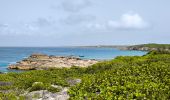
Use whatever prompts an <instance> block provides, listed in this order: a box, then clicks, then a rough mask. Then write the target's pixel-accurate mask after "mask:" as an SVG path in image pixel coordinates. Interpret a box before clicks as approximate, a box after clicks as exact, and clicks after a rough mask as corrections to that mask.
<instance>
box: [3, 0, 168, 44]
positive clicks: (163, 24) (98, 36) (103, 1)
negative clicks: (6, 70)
mask: <svg viewBox="0 0 170 100" xmlns="http://www.w3.org/2000/svg"><path fill="white" fill-rule="evenodd" d="M169 5H170V0H0V46H80V45H86V46H87V45H130V44H145V43H165V44H168V43H170V28H169V27H170V13H169V10H170V6H169Z"/></svg>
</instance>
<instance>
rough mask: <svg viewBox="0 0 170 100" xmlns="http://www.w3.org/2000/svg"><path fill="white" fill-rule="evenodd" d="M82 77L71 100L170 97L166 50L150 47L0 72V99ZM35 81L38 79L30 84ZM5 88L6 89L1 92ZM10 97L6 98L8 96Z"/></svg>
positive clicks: (169, 77)
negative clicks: (76, 63) (90, 60)
mask: <svg viewBox="0 0 170 100" xmlns="http://www.w3.org/2000/svg"><path fill="white" fill-rule="evenodd" d="M77 78H79V79H82V82H81V83H79V84H77V85H75V86H71V88H70V89H69V94H70V99H71V100H84V99H85V100H87V99H93V100H94V99H95V100H113V99H120V100H121V99H163V100H167V99H170V54H169V53H168V52H157V51H152V52H150V53H148V54H147V55H144V56H133V57H130V56H119V57H117V58H115V59H114V60H111V61H105V62H101V63H98V64H95V65H93V66H90V67H88V68H78V67H72V68H71V69H67V68H63V69H50V70H38V71H37V70H35V71H28V72H23V73H8V74H1V75H0V82H4V83H3V84H1V83H0V91H1V92H0V100H1V99H2V100H4V98H5V99H6V98H14V100H15V99H16V96H17V97H18V98H20V99H21V100H23V99H24V96H20V95H19V94H22V93H23V91H34V90H41V89H46V90H49V91H51V92H57V91H59V90H55V89H53V88H51V85H52V84H54V85H60V86H63V87H69V86H70V84H69V83H68V80H72V79H77ZM35 82H41V83H39V84H36V85H34V83H35ZM4 91H7V92H4ZM9 100H10V99H9Z"/></svg>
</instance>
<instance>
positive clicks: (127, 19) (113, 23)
mask: <svg viewBox="0 0 170 100" xmlns="http://www.w3.org/2000/svg"><path fill="white" fill-rule="evenodd" d="M149 27H150V24H149V23H148V22H146V21H145V20H144V19H143V18H142V17H141V16H140V15H139V14H137V13H126V14H123V15H122V16H121V17H120V19H119V20H107V21H105V22H100V21H98V22H96V23H89V24H87V28H91V29H94V30H106V31H108V30H112V29H119V30H141V29H147V28H149Z"/></svg>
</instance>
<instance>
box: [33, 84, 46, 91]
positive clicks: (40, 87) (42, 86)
mask: <svg viewBox="0 0 170 100" xmlns="http://www.w3.org/2000/svg"><path fill="white" fill-rule="evenodd" d="M45 89H46V86H45V85H44V84H43V83H42V82H36V83H33V85H32V87H31V89H30V91H37V90H45Z"/></svg>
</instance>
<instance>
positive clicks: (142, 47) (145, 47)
mask: <svg viewBox="0 0 170 100" xmlns="http://www.w3.org/2000/svg"><path fill="white" fill-rule="evenodd" d="M127 49H128V50H144V51H152V50H157V51H170V44H155V43H150V44H141V45H134V46H129V47H127Z"/></svg>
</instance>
